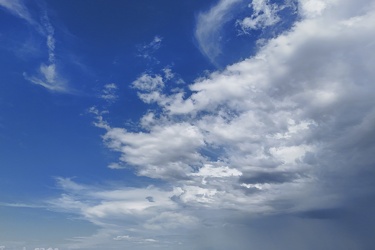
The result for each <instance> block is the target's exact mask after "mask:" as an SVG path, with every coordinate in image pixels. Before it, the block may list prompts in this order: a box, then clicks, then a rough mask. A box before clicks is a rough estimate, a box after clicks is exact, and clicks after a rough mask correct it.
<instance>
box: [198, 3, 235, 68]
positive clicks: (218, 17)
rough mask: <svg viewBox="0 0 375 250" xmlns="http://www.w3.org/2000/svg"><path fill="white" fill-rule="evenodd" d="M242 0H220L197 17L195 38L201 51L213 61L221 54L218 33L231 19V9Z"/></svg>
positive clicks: (219, 33)
mask: <svg viewBox="0 0 375 250" xmlns="http://www.w3.org/2000/svg"><path fill="white" fill-rule="evenodd" d="M241 1H242V0H220V1H219V2H218V3H217V4H216V5H215V6H213V7H212V8H211V9H209V10H208V11H207V12H203V13H200V14H199V15H198V18H197V25H196V29H195V38H196V40H197V42H198V46H199V49H200V50H201V52H202V53H203V54H204V55H205V56H206V57H207V58H208V59H209V60H210V61H211V62H212V63H213V64H216V63H215V61H216V58H217V56H219V55H220V54H221V42H220V35H221V31H222V28H223V25H224V24H225V23H226V22H228V21H229V20H231V18H232V16H231V10H232V8H233V7H234V6H236V4H238V3H240V2H241Z"/></svg>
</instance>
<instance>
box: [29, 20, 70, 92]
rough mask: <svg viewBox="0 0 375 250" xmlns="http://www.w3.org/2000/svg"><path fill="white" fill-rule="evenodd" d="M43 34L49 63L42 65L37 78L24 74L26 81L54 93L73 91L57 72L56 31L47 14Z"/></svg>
mask: <svg viewBox="0 0 375 250" xmlns="http://www.w3.org/2000/svg"><path fill="white" fill-rule="evenodd" d="M41 23H42V27H43V32H44V34H45V37H46V45H47V49H48V63H46V64H45V63H42V64H41V65H40V67H39V72H38V74H37V75H36V76H29V75H28V74H27V73H24V74H23V75H24V77H25V79H26V80H28V81H30V82H32V83H34V84H37V85H40V86H42V87H44V88H46V89H48V90H50V91H53V92H61V93H68V92H71V91H72V90H70V89H69V87H68V85H67V81H66V80H65V79H64V78H63V77H62V76H61V75H60V74H59V72H58V70H57V63H56V58H55V43H56V41H55V38H54V33H55V30H54V28H53V26H52V25H51V23H50V20H49V18H48V16H47V14H45V15H44V16H43V18H42V21H41Z"/></svg>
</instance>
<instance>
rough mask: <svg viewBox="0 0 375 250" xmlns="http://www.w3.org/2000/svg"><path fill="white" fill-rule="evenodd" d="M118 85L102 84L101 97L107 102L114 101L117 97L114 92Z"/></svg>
mask: <svg viewBox="0 0 375 250" xmlns="http://www.w3.org/2000/svg"><path fill="white" fill-rule="evenodd" d="M117 89H118V87H117V85H116V84H115V83H108V84H106V85H104V87H103V90H102V94H101V96H100V97H101V98H102V99H103V100H105V101H107V102H109V103H111V102H114V101H116V100H117V99H118V95H117V94H116V91H117Z"/></svg>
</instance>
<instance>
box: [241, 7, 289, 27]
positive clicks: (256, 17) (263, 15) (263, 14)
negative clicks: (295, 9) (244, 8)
mask: <svg viewBox="0 0 375 250" xmlns="http://www.w3.org/2000/svg"><path fill="white" fill-rule="evenodd" d="M250 6H251V7H252V9H253V14H252V15H251V17H246V18H244V19H243V20H241V21H238V24H239V25H240V26H241V28H242V29H243V30H244V31H246V30H247V29H253V30H257V29H262V28H264V27H267V26H272V25H274V24H276V23H277V22H279V21H280V17H279V16H278V15H277V12H278V11H280V9H282V7H280V6H278V5H277V4H270V3H269V1H268V0H253V1H252V2H251V4H250Z"/></svg>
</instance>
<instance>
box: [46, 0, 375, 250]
mask: <svg viewBox="0 0 375 250" xmlns="http://www.w3.org/2000/svg"><path fill="white" fill-rule="evenodd" d="M236 2H238V1H229V0H223V1H220V2H219V3H218V5H217V6H216V7H214V8H213V9H211V10H210V11H209V12H207V13H205V14H203V16H204V18H205V19H206V20H211V21H210V22H208V23H201V18H203V17H202V16H201V17H200V18H198V28H197V33H196V35H197V39H198V40H199V41H200V48H201V50H202V51H203V53H205V54H206V55H207V56H208V57H209V58H214V57H215V55H216V54H217V53H218V52H217V48H215V46H214V45H211V44H210V43H211V39H212V38H213V37H214V34H215V32H216V31H217V30H218V29H219V28H220V25H222V23H223V22H225V16H226V15H227V13H226V12H227V11H228V14H230V7H231V6H232V5H233V4H235V3H236ZM255 3H259V5H255ZM260 3H261V2H260V1H253V5H254V7H253V8H254V10H255V11H257V12H255V14H254V15H253V16H251V17H249V19H244V22H243V25H244V26H246V28H257V27H258V25H261V24H263V25H271V24H272V23H274V22H277V20H278V19H277V18H276V16H275V15H276V14H275V12H272V11H273V10H272V9H269V7H265V5H261V4H260ZM295 4H296V5H297V6H298V15H299V21H297V22H296V23H295V24H294V25H293V27H292V28H291V29H290V30H287V31H285V32H283V33H282V34H281V35H279V36H277V37H275V38H272V39H270V40H268V41H267V42H266V43H265V45H264V46H263V47H261V48H260V49H259V51H257V53H256V54H255V55H254V56H252V57H250V58H247V59H246V60H243V61H240V62H238V63H236V64H233V65H231V66H228V67H226V68H225V69H224V70H222V71H216V72H213V73H211V74H210V75H209V76H207V77H204V78H199V79H197V80H196V81H194V82H193V83H191V84H190V85H189V89H190V91H189V93H190V94H188V93H184V92H183V91H177V92H173V93H167V91H165V88H166V87H165V81H167V79H166V77H163V76H162V75H157V74H156V75H150V74H146V73H145V74H143V75H141V76H140V77H139V79H136V80H135V81H134V82H133V88H135V89H137V91H138V94H139V97H140V98H141V99H142V100H143V101H145V102H146V103H150V104H156V108H154V109H151V110H150V111H149V112H148V113H147V114H145V115H144V116H143V118H142V119H141V121H140V123H139V124H140V127H139V128H138V130H137V131H134V130H132V131H130V130H127V129H126V128H121V127H114V126H111V124H109V123H107V122H106V121H105V116H104V114H101V113H100V112H95V113H96V116H97V119H98V121H97V122H96V125H97V126H98V127H101V128H103V129H104V130H105V133H104V135H103V140H104V143H105V144H106V145H107V146H108V147H109V148H110V149H112V150H113V151H116V152H118V153H119V154H120V158H119V161H118V163H117V164H118V165H121V166H127V167H129V168H131V169H134V171H135V172H136V174H137V175H139V176H144V177H149V178H153V179H157V180H158V181H160V182H155V185H152V186H148V187H146V188H123V187H122V188H121V187H118V188H113V189H98V188H94V187H91V186H83V185H82V186H81V185H79V184H77V183H74V182H73V181H72V180H70V179H59V180H58V182H59V183H60V185H61V188H62V189H63V190H65V194H64V195H63V196H61V197H60V198H59V199H56V200H53V201H51V204H53V206H54V207H55V208H56V209H57V208H58V209H65V210H68V211H71V212H74V213H78V214H80V215H82V216H83V218H85V219H87V220H89V221H91V222H93V223H95V224H97V225H99V226H100V227H101V228H102V229H101V231H99V232H98V234H96V235H94V236H92V237H91V238H88V239H87V238H80V239H77V243H76V245H75V246H76V247H77V248H79V247H88V248H90V247H89V246H88V245H89V244H90V242H91V243H92V242H95V244H104V242H106V240H108V238H111V239H113V240H114V241H115V242H116V244H117V243H118V244H120V242H121V244H122V246H128V245H129V246H130V245H132V244H136V243H137V244H138V243H139V245H140V246H143V248H141V249H150V248H149V247H150V245H152V246H153V247H160V249H228V248H230V247H232V248H234V249H332V248H330V247H332V246H335V247H334V248H337V249H340V248H341V249H370V246H371V243H374V241H373V240H369V238H368V237H367V236H366V233H364V232H366V231H367V230H369V229H370V228H373V226H374V221H373V220H372V221H371V220H364V219H362V218H361V216H360V214H361V213H362V211H365V210H367V209H370V208H373V207H374V202H373V197H374V193H373V190H374V189H373V187H374V184H375V183H374V180H375V179H374V178H373V176H374V173H375V171H374V166H375V160H374V157H373V155H374V153H375V129H374V128H375V98H374V93H375V85H374V80H375V71H374V68H375V57H374V56H373V53H372V51H374V49H375V43H374V40H375V29H374V23H375V6H374V1H369V0H360V1H355V2H354V1H350V0H342V1H336V0H300V1H298V3H295ZM251 18H252V19H251ZM208 26H212V27H208ZM206 29H207V30H210V32H208V33H207V32H206ZM212 46H213V47H212ZM153 107H155V106H153ZM139 131H141V132H139ZM160 183H161V184H160ZM159 184H160V186H159ZM367 212H369V211H367ZM371 213H372V212H371ZM284 226H285V228H284ZM350 227H352V229H351V230H353V228H354V229H355V230H354V231H356V232H354V233H353V234H351V233H349V232H352V231H349V230H350V229H349V228H350ZM328 233H329V234H331V236H327V235H328ZM292 235H293V236H292ZM345 235H347V236H348V237H347V238H346V236H345ZM344 236H345V237H344ZM291 237H292V238H293V237H295V238H293V240H290V241H289V240H286V239H288V238H291ZM316 237H318V238H320V239H322V240H321V241H319V242H317V240H316ZM339 238H340V240H338V239H339ZM271 239H273V240H271ZM314 239H315V241H314ZM250 244H251V245H250ZM348 245H350V247H349V248H348V247H347V246H348ZM209 247H211V248H209Z"/></svg>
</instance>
